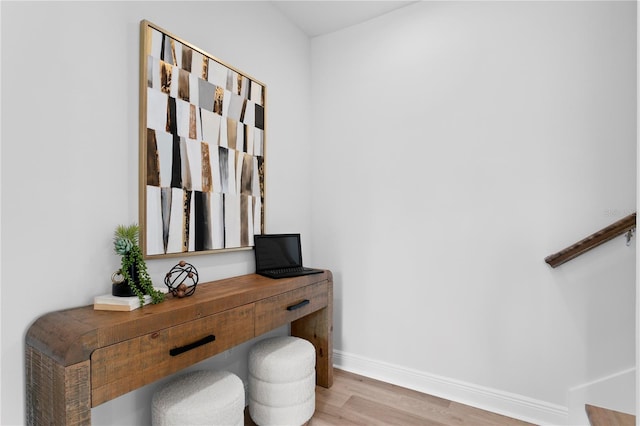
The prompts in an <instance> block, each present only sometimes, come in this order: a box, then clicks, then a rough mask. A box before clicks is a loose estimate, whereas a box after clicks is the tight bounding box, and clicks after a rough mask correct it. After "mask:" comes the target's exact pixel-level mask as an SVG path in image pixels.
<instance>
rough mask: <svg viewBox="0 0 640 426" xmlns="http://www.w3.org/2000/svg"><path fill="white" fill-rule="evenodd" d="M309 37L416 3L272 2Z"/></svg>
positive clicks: (330, 0) (329, 0)
mask: <svg viewBox="0 0 640 426" xmlns="http://www.w3.org/2000/svg"><path fill="white" fill-rule="evenodd" d="M271 3H273V5H274V6H276V7H277V8H278V9H280V11H281V12H282V13H283V14H284V15H285V16H286V17H287V18H289V19H290V20H291V21H292V22H293V23H294V24H296V25H297V26H298V27H299V28H300V29H301V30H302V31H304V32H305V33H306V34H307V35H308V36H309V37H315V36H319V35H323V34H327V33H330V32H333V31H337V30H341V29H343V28H346V27H349V26H351V25H356V24H359V23H362V22H365V21H368V20H370V19H373V18H375V17H378V16H381V15H384V14H385V13H388V12H391V11H393V10H396V9H399V8H401V7H404V6H407V5H409V4H411V3H416V1H399V0H398V1H396V0H386V1H361V0H358V1H337V0H328V1H327V0H325V1H313V0H299V1H272V2H271Z"/></svg>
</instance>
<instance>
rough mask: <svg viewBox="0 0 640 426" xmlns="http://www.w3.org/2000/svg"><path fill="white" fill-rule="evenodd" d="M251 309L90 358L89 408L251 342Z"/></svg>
mask: <svg viewBox="0 0 640 426" xmlns="http://www.w3.org/2000/svg"><path fill="white" fill-rule="evenodd" d="M253 318H254V305H253V304H248V305H244V306H240V307H238V308H235V309H231V310H228V311H224V312H221V313H219V314H215V315H210V316H207V317H204V318H200V319H197V320H194V321H190V322H188V323H185V324H180V325H177V326H175V327H170V328H166V329H163V330H158V331H156V332H154V333H150V334H147V335H144V336H140V337H136V338H134V339H130V340H127V341H124V342H120V343H117V344H115V345H111V346H106V347H104V348H99V349H96V350H95V351H93V353H92V354H91V389H92V400H91V406H92V407H95V406H97V405H100V404H102V403H103V402H105V401H108V400H110V399H113V398H115V397H117V396H120V395H123V394H125V393H127V392H129V391H131V390H133V389H137V388H139V387H140V386H143V385H146V384H148V383H151V382H154V381H156V380H158V379H160V378H162V377H165V376H167V375H169V374H172V373H175V372H176V371H179V370H181V369H183V368H185V367H188V366H190V365H192V364H194V363H196V362H199V361H202V360H204V359H207V358H209V357H211V356H213V355H216V354H218V353H220V352H223V351H225V350H227V349H229V348H231V347H233V346H236V345H238V344H240V343H242V342H245V341H247V340H249V339H251V338H253V336H254V334H253Z"/></svg>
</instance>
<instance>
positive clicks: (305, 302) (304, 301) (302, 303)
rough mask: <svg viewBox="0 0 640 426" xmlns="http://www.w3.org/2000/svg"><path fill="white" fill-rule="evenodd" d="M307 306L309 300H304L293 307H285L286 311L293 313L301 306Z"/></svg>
mask: <svg viewBox="0 0 640 426" xmlns="http://www.w3.org/2000/svg"><path fill="white" fill-rule="evenodd" d="M308 304H309V299H304V300H303V301H302V302H300V303H296V304H295V305H291V306H287V311H295V310H296V309H300V308H302V307H303V306H306V305H308Z"/></svg>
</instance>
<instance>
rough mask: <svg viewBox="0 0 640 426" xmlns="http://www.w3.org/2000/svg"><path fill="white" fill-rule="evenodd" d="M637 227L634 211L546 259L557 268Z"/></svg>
mask: <svg viewBox="0 0 640 426" xmlns="http://www.w3.org/2000/svg"><path fill="white" fill-rule="evenodd" d="M635 227H636V214H635V213H632V214H630V215H629V216H626V217H624V218H622V219H620V220H619V221H617V222H615V223H612V224H611V225H609V226H607V227H606V228H602V229H601V230H599V231H598V232H594V233H593V234H591V235H589V236H588V237H586V238H584V239H582V240H580V241H578V242H577V243H575V244H573V245H571V246H569V247H567V248H565V249H564V250H560V251H559V252H557V253H554V254H552V255H550V256H547V257H545V259H544V261H545V262H547V263H548V264H549V265H550V266H551V267H552V268H555V267H556V266H559V265H562V264H563V263H565V262H568V261H569V260H571V259H573V258H575V257H578V256H580V255H581V254H582V253H585V252H587V251H589V250H591V249H592V248H595V247H597V246H599V245H600V244H603V243H606V242H607V241H609V240H611V239H613V238H615V237H617V236H618V235H622V234H624V233H627V232H630V231H631V230H633V229H634V228H635Z"/></svg>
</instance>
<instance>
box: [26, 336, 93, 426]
mask: <svg viewBox="0 0 640 426" xmlns="http://www.w3.org/2000/svg"><path fill="white" fill-rule="evenodd" d="M25 363H26V373H27V377H26V390H27V398H26V405H27V407H26V408H27V424H28V425H35V426H39V425H45V424H46V425H90V424H91V380H90V369H91V367H90V361H88V360H87V361H83V362H81V363H78V364H75V365H70V366H68V367H64V366H62V365H60V364H58V363H57V362H55V361H54V360H53V359H51V358H50V357H48V356H46V355H44V354H42V353H40V352H39V351H38V350H36V349H34V348H32V347H30V346H28V345H27V347H26V351H25Z"/></svg>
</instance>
